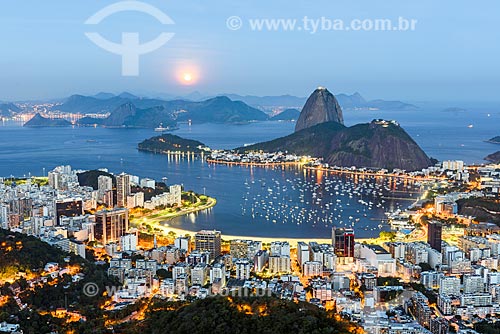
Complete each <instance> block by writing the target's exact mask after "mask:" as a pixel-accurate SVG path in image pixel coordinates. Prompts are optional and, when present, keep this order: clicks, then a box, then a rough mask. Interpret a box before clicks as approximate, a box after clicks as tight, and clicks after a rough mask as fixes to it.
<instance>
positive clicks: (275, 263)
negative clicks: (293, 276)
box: [269, 255, 291, 274]
mask: <svg viewBox="0 0 500 334" xmlns="http://www.w3.org/2000/svg"><path fill="white" fill-rule="evenodd" d="M269 272H271V273H273V274H274V273H284V274H288V273H290V272H291V261H290V256H288V255H281V256H280V255H273V256H270V257H269Z"/></svg>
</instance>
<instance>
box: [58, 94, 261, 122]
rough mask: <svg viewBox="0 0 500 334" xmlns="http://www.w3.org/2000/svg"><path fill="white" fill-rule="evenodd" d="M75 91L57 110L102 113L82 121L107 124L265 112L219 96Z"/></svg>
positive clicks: (229, 118) (244, 118)
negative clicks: (167, 97)
mask: <svg viewBox="0 0 500 334" xmlns="http://www.w3.org/2000/svg"><path fill="white" fill-rule="evenodd" d="M99 97H100V98H98V97H95V96H94V97H88V96H81V95H74V96H72V97H70V98H69V99H68V100H67V101H66V102H65V103H64V104H62V105H59V106H57V107H56V108H57V109H58V110H62V111H72V112H80V113H91V114H104V113H110V115H109V116H108V117H107V118H104V119H103V118H91V117H85V118H82V119H81V120H80V121H79V124H82V125H94V124H97V125H102V126H107V127H145V128H154V127H157V126H158V125H159V124H160V123H162V124H163V125H164V126H167V125H173V124H175V123H176V122H181V121H188V120H191V121H192V122H194V123H246V122H251V121H264V120H267V119H268V116H267V115H266V114H265V113H264V112H262V111H260V110H258V109H255V108H253V107H250V106H248V105H247V104H245V103H243V102H241V101H231V100H230V99H229V98H227V97H225V96H219V97H215V98H212V99H208V100H205V101H201V102H193V101H185V100H173V101H163V100H157V99H146V98H144V99H143V98H137V97H135V98H134V96H133V95H128V96H123V94H122V95H121V96H114V97H111V98H106V97H108V96H105V95H103V94H99Z"/></svg>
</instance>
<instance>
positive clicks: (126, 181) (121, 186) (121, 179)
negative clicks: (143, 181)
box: [116, 173, 130, 208]
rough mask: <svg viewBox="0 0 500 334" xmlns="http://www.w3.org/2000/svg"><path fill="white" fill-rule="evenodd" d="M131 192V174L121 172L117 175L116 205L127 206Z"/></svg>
mask: <svg viewBox="0 0 500 334" xmlns="http://www.w3.org/2000/svg"><path fill="white" fill-rule="evenodd" d="M129 194H130V175H127V174H125V173H121V174H120V175H118V176H117V177H116V205H117V206H119V207H122V208H123V207H126V206H127V196H128V195H129Z"/></svg>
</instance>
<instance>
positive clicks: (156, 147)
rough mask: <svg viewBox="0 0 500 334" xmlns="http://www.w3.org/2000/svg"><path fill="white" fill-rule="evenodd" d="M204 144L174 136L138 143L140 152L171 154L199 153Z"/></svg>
mask: <svg viewBox="0 0 500 334" xmlns="http://www.w3.org/2000/svg"><path fill="white" fill-rule="evenodd" d="M204 146H205V144H203V143H202V142H199V141H197V140H191V139H184V138H181V137H179V136H176V135H171V134H163V135H161V136H156V137H153V138H150V139H146V140H144V141H143V142H141V143H139V146H138V148H139V150H140V151H148V152H153V153H163V152H167V151H171V152H191V153H201V152H202V151H203V150H201V149H200V147H204Z"/></svg>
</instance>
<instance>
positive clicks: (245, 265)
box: [235, 260, 252, 280]
mask: <svg viewBox="0 0 500 334" xmlns="http://www.w3.org/2000/svg"><path fill="white" fill-rule="evenodd" d="M235 265H236V279H242V280H247V279H250V271H251V269H252V265H251V263H250V261H248V260H238V261H236V263H235Z"/></svg>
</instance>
